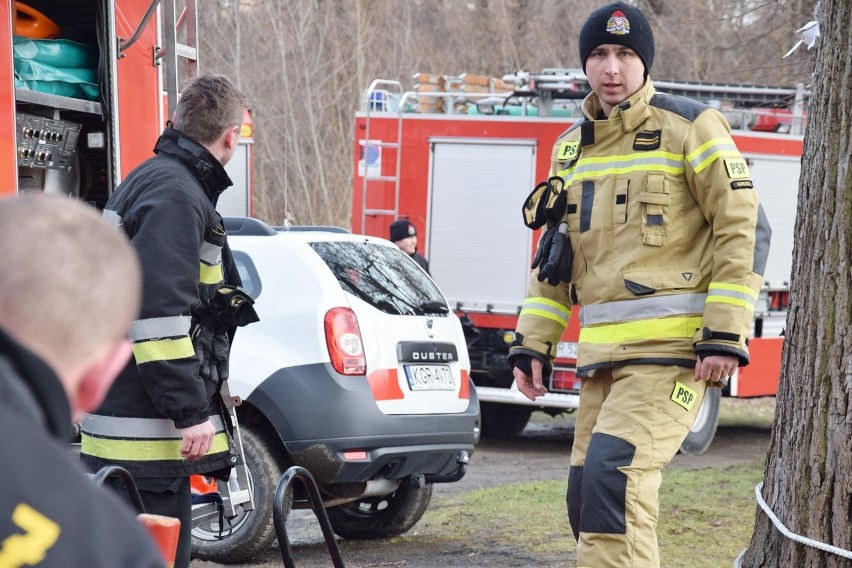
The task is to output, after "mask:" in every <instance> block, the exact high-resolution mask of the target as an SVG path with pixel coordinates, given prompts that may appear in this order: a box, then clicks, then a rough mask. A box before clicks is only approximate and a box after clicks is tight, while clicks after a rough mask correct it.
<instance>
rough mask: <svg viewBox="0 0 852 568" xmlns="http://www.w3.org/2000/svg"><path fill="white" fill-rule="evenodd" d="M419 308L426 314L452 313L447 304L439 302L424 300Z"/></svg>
mask: <svg viewBox="0 0 852 568" xmlns="http://www.w3.org/2000/svg"><path fill="white" fill-rule="evenodd" d="M419 307H420V309H421V310H423V311H424V312H426V313H432V314H446V313H449V311H450V309H449V308H448V307H447V304H445V303H444V302H441V301H439V300H424V301H422V302H420V304H419Z"/></svg>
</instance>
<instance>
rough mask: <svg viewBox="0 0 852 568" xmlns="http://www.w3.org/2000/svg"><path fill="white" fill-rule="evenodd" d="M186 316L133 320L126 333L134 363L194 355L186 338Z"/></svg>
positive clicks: (188, 324)
mask: <svg viewBox="0 0 852 568" xmlns="http://www.w3.org/2000/svg"><path fill="white" fill-rule="evenodd" d="M191 323H192V320H191V319H190V317H189V316H172V317H162V318H148V319H142V320H136V321H134V322H133V324H132V325H131V328H130V332H129V333H128V337H129V338H130V341H132V342H133V356H134V357H135V358H136V363H137V364H140V365H141V364H142V363H149V362H151V361H173V360H175V359H185V358H188V357H194V356H195V349H194V348H193V346H192V341H191V340H190V338H189V328H190V324H191Z"/></svg>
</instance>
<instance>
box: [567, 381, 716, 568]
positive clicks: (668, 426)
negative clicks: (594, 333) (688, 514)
mask: <svg viewBox="0 0 852 568" xmlns="http://www.w3.org/2000/svg"><path fill="white" fill-rule="evenodd" d="M694 376H695V371H694V369H691V368H686V367H677V366H663V365H628V366H624V367H616V368H612V369H600V370H598V371H597V372H596V373H595V375H594V377H592V378H587V379H584V380H583V383H582V386H581V388H580V408H579V410H578V412H577V424H576V429H575V432H574V446H573V448H572V450H571V468H570V472H569V475H568V494H567V503H568V518H569V521H570V524H571V528H572V530H573V532H574V536H575V538H577V566H578V568H616V567H617V568H646V567H654V568H657V567H659V565H660V556H659V550H658V547H657V533H656V528H657V517H658V514H659V488H660V483H661V481H662V469H663V467H664V466H665V465H666V464H667V463H669V461H671V459H672V458H673V457H674V455H675V454H676V453H677V451H678V448H679V447H680V444H681V442H682V441H683V439H684V438H685V437H686V435H687V433H688V432H689V428H690V427H691V426H692V423H693V422H694V421H695V417H696V416H697V414H698V409H699V407H700V406H701V401H702V400H703V399H704V392H705V388H706V383H704V382H703V381H697V382H696V381H695V380H694Z"/></svg>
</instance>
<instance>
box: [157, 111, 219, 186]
mask: <svg viewBox="0 0 852 568" xmlns="http://www.w3.org/2000/svg"><path fill="white" fill-rule="evenodd" d="M154 153H156V154H163V155H167V156H171V157H172V158H174V159H176V160H178V161H180V162H181V163H183V164H184V165H185V166H186V167H187V168H188V169H189V171H190V172H192V175H194V176H195V177H196V178H197V179H198V181H199V182H200V183H201V187H202V188H203V189H204V193H205V194H206V195H207V197H208V198H209V199H211V200H215V199H216V198H218V197H219V194H220V193H222V192H223V191H225V190H226V189H227V188H228V187H230V186H231V185H233V182H232V181H231V178H229V177H228V173H227V172H226V171H225V167H224V166H223V165H222V164H221V163H220V162H219V160H217V159H216V158H215V157H214V156H213V154H211V153H210V151H209V150H207V148H205V147H204V146H202V145H201V144H199V143H198V142H196V141H195V140H193V139H192V138H190V137H189V136H187V135H186V134H184V133H182V132H181V131H179V130H176V129H174V128H172V126H171V125H169V126H168V127H167V128H166V129H165V130H164V131H163V133H162V134H161V135H160V138H159V140H157V145H156V146H155V147H154Z"/></svg>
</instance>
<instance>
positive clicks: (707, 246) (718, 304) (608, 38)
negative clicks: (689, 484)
mask: <svg viewBox="0 0 852 568" xmlns="http://www.w3.org/2000/svg"><path fill="white" fill-rule="evenodd" d="M579 54H580V60H581V62H582V65H583V69H584V71H585V73H586V76H587V78H588V81H589V85H590V86H591V88H592V93H590V94H589V95H588V96H587V97H586V99H585V100H584V101H583V106H582V109H583V114H584V118H583V119H582V120H580V121H579V122H578V123H576V124H575V125H573V126H572V127H571V128H569V129H568V130H567V131H566V132H565V133H563V134H562V135H561V136H560V137H559V138H558V139H557V140H556V143H555V145H554V148H553V154H552V160H551V171H550V176H551V177H550V178H549V179H548V180H546V181H545V182H543V183H542V184H539V185H537V186H536V188H535V189H534V190H533V192H532V193H531V194H530V196H529V197H528V198H527V200H526V201H525V203H524V205H523V211H524V220H525V223H526V224H527V225H528V226H529V227H530V228H532V229H539V228H541V229H542V231H543V232H542V238H541V239H540V241H539V248H538V251H537V253H536V256H535V258H534V259H533V263H532V267H533V271H532V273H531V275H530V279H529V287H528V292H527V299H526V301H525V302H524V305H523V308H522V310H521V313H520V317H519V319H518V326H517V329H516V331H515V340H514V342H513V343H512V345H511V347H510V353H509V364H510V365H511V366H512V367H513V374H514V376H515V383H516V384H517V387H518V390H520V391H521V392H522V393H523V394H524V395H525V396H527V397H528V398H529V399H531V400H535V399H536V398H537V397H539V396H543V395H545V394H546V393H547V389H546V388H545V386H544V384H543V382H542V381H543V379H544V378H547V377H548V376H549V375H550V372H551V369H552V361H553V358H554V356H555V349H553V346H555V345H558V343H559V341H560V338H561V337H562V335H563V333H564V332H565V329H566V327H567V325H568V320H569V318H570V317H571V307H572V305H574V304H577V305H578V306H580V308H581V309H580V311H579V313H580V336H579V344H578V354H577V375H578V376H580V377H581V378H582V379H583V381H582V386H581V389H580V405H579V410H578V413H577V422H576V427H575V433H574V443H573V449H572V451H571V467H570V470H569V476H568V494H567V505H568V519H569V522H570V524H571V528H572V530H573V533H574V537H575V538H576V539H577V565H578V566H595V567H596V568H605V567H622V566H632V567H634V568H638V567H658V566H659V565H660V558H659V550H658V545H657V535H656V526H657V521H658V511H659V498H658V491H659V487H660V483H661V481H662V473H661V472H662V468H663V467H664V466H665V465H666V464H668V463H669V461H670V460H671V459H672V457H674V455H675V454H676V453H677V451H678V448H679V447H680V445H681V443H682V442H683V440H684V439H685V437H686V436H687V434H688V433H689V429H690V428H691V427H692V425H693V422H694V421H695V418H696V416H697V415H698V411H699V408H700V407H701V404H702V401H703V399H704V397H705V394H706V393H707V388H708V387H723V388H724V386H725V385H727V382H728V378H729V377H730V376H731V375H732V374H734V373H735V372H736V370H737V368H738V367H740V366H744V365H747V364H748V361H749V353H748V337H749V334H750V331H751V326H752V320H753V317H754V310H755V306H756V303H757V298H758V292H759V291H760V288H761V286H762V283H763V273H764V269H765V267H766V259H767V252H768V250H769V238H770V235H771V231H770V229H769V225H768V223H767V221H766V216H765V215H764V214H763V211H762V209H761V206H760V203H759V201H758V198H757V194H756V192H755V191H754V188H753V184H752V181H751V179H750V177H749V172H748V166H747V165H746V162H745V160H744V159H743V157H742V156H741V155H740V153H739V151H738V150H737V148H736V146H735V145H734V142H733V140H732V139H731V136H730V132H729V131H730V128H729V126H728V123H727V122H726V121H725V119H724V118H723V117H722V115H721V114H720V113H719V112H718V111H716V110H714V109H712V108H710V107H708V106H706V105H703V104H700V103H698V102H696V101H693V100H690V99H687V98H684V97H677V96H671V95H666V94H662V93H658V92H656V91H655V89H654V85H653V83H652V81H651V78H650V71H651V68H652V66H653V63H654V35H653V32H652V31H651V27H650V25H649V23H648V20H647V19H646V18H645V16H644V15H643V14H642V12H641V11H640V10H639V9H637V8H636V7H634V6H631V5H629V4H626V3H623V2H615V3H612V4H607V5H606V6H604V7H602V8H599V9H598V10H595V11H594V12H592V14H591V15H590V16H589V18H588V20H586V22H585V24H584V25H583V27H582V30H581V32H580V38H579Z"/></svg>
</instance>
